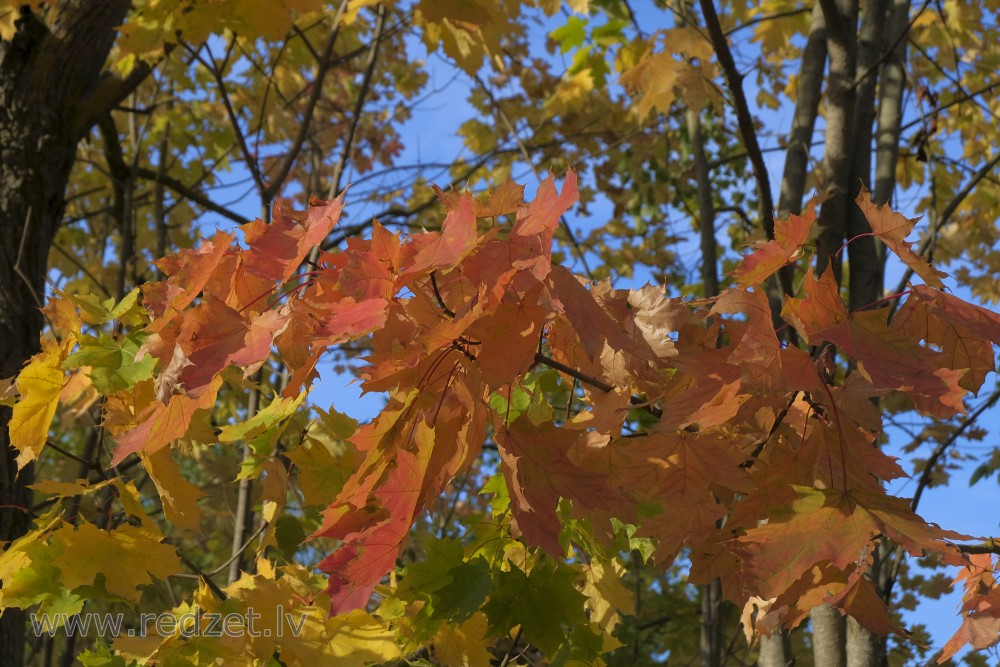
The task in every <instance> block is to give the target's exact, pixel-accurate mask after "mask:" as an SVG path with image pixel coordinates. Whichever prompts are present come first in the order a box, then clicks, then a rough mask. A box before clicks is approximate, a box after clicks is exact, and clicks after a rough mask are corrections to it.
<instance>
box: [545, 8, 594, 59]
mask: <svg viewBox="0 0 1000 667" xmlns="http://www.w3.org/2000/svg"><path fill="white" fill-rule="evenodd" d="M549 36H550V37H552V39H554V40H555V41H557V42H559V52H560V53H568V52H569V51H571V50H573V49H575V48H576V47H578V46H580V45H581V44H583V42H584V40H585V39H587V22H586V21H585V20H584V19H582V18H580V17H579V16H570V17H569V20H567V21H566V25H563V26H560V27H558V28H556V29H555V30H553V31H552V32H550V33H549Z"/></svg>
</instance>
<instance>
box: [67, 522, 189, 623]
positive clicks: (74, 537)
mask: <svg viewBox="0 0 1000 667" xmlns="http://www.w3.org/2000/svg"><path fill="white" fill-rule="evenodd" d="M162 537H163V536H162V535H161V534H160V533H159V531H157V530H154V529H151V528H147V527H145V526H133V525H131V524H124V525H122V526H120V527H119V528H117V529H115V530H113V531H111V532H108V531H104V530H101V529H100V528H98V527H97V526H95V525H93V524H91V523H85V524H82V525H81V526H80V527H79V528H77V529H76V530H74V529H73V527H72V526H68V525H66V526H62V527H61V528H59V529H58V530H56V531H55V532H54V533H53V534H52V540H53V541H56V540H58V541H61V542H62V543H63V545H64V548H63V552H62V554H61V555H59V556H58V557H57V558H55V559H54V560H53V565H55V566H56V567H58V568H59V570H60V571H61V572H62V579H61V583H62V584H63V585H64V586H66V588H68V589H74V588H77V587H79V586H87V585H91V584H93V583H94V581H95V579H96V578H97V575H99V574H103V575H104V586H105V589H106V590H107V591H108V592H109V593H111V594H112V595H117V596H118V597H121V598H123V599H125V600H129V601H130V602H134V603H138V602H139V599H140V597H141V592H140V591H139V586H143V585H146V584H151V583H153V577H157V578H159V579H164V578H166V577H168V576H170V575H172V574H176V573H178V572H179V571H180V570H181V562H180V559H179V558H178V557H177V553H176V551H175V550H174V548H173V547H172V546H170V545H169V544H163V543H162V542H160V540H161V539H162Z"/></svg>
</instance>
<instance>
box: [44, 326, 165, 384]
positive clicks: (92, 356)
mask: <svg viewBox="0 0 1000 667" xmlns="http://www.w3.org/2000/svg"><path fill="white" fill-rule="evenodd" d="M144 337H145V336H144V335H143V334H141V333H132V334H129V335H128V336H126V337H125V338H124V340H122V342H121V343H119V342H118V341H116V340H115V339H114V338H111V337H110V336H100V337H99V338H95V337H93V336H86V335H81V336H80V337H79V341H80V349H79V350H77V351H76V352H75V353H73V354H71V355H70V356H69V357H67V358H66V361H64V362H63V368H64V369H66V370H73V369H75V368H80V367H81V366H90V371H89V372H88V373H87V376H88V377H89V378H90V379H91V381H92V382H93V383H94V388H95V389H97V391H99V392H101V393H102V394H113V393H115V392H117V391H121V390H123V389H128V388H129V387H132V386H134V385H135V383H137V382H139V381H140V380H146V379H148V378H151V377H153V368H154V367H155V366H156V357H153V356H151V355H146V356H144V357H143V358H142V359H141V360H140V361H136V360H135V355H136V353H137V352H138V351H139V346H140V345H141V344H142V339H143V338H144Z"/></svg>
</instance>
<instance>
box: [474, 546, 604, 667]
mask: <svg viewBox="0 0 1000 667" xmlns="http://www.w3.org/2000/svg"><path fill="white" fill-rule="evenodd" d="M576 578H577V573H576V572H575V571H573V570H572V569H570V568H568V567H558V566H557V565H556V564H555V563H554V562H553V561H552V560H549V559H545V560H542V561H540V562H538V563H536V564H535V566H534V567H532V568H531V573H530V574H525V573H524V571H523V570H521V569H519V568H516V567H512V568H511V570H510V571H509V572H499V573H497V575H496V581H495V590H494V591H493V593H492V595H491V596H490V601H489V602H487V603H486V605H485V606H484V607H483V611H484V612H485V613H486V615H487V616H488V617H489V619H490V629H491V631H494V632H497V633H499V634H501V635H503V634H506V633H507V632H509V631H510V629H511V628H513V627H515V626H518V625H520V626H521V628H522V629H523V630H524V638H525V639H526V640H527V641H528V642H530V643H532V644H534V645H535V646H537V647H538V648H540V649H541V650H542V651H544V652H545V653H546V654H547V655H554V654H555V652H556V651H557V650H558V649H559V646H560V644H562V643H563V640H564V639H565V638H566V632H565V631H564V629H563V626H564V625H575V624H577V623H586V622H587V618H586V616H585V615H584V611H583V605H584V602H585V601H586V597H585V596H584V595H583V593H581V592H580V591H578V590H577V589H576V587H575V586H574V585H573V582H574V581H575V580H576Z"/></svg>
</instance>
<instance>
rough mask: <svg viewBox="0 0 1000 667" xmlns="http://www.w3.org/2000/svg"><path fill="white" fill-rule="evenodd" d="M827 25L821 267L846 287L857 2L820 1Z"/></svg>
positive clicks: (851, 0)
mask: <svg viewBox="0 0 1000 667" xmlns="http://www.w3.org/2000/svg"><path fill="white" fill-rule="evenodd" d="M820 4H821V5H822V7H823V18H824V20H825V21H826V33H827V40H826V46H827V52H828V53H829V57H830V75H829V78H828V85H827V94H826V146H825V150H824V152H823V177H824V179H825V180H826V190H827V192H826V194H827V197H828V199H827V200H826V201H825V202H823V206H822V208H821V209H820V215H819V225H820V234H819V239H818V246H819V247H818V256H817V258H816V268H817V271H818V272H822V271H824V270H825V269H826V267H827V266H828V265H829V264H830V263H832V264H833V271H834V275H835V277H836V278H837V282H838V283H839V282H840V275H841V265H842V258H841V255H840V254H839V253H840V248H841V246H842V245H843V244H844V240H845V234H846V232H847V214H848V211H849V210H850V209H849V206H852V205H853V202H852V200H853V197H851V196H850V194H849V193H850V191H851V189H852V188H851V185H850V183H849V181H850V176H851V156H852V155H853V152H854V151H853V150H852V149H853V146H854V138H853V137H852V136H851V135H852V126H853V124H854V98H855V91H854V74H855V69H856V67H855V65H856V62H857V16H858V3H857V0H820Z"/></svg>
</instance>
